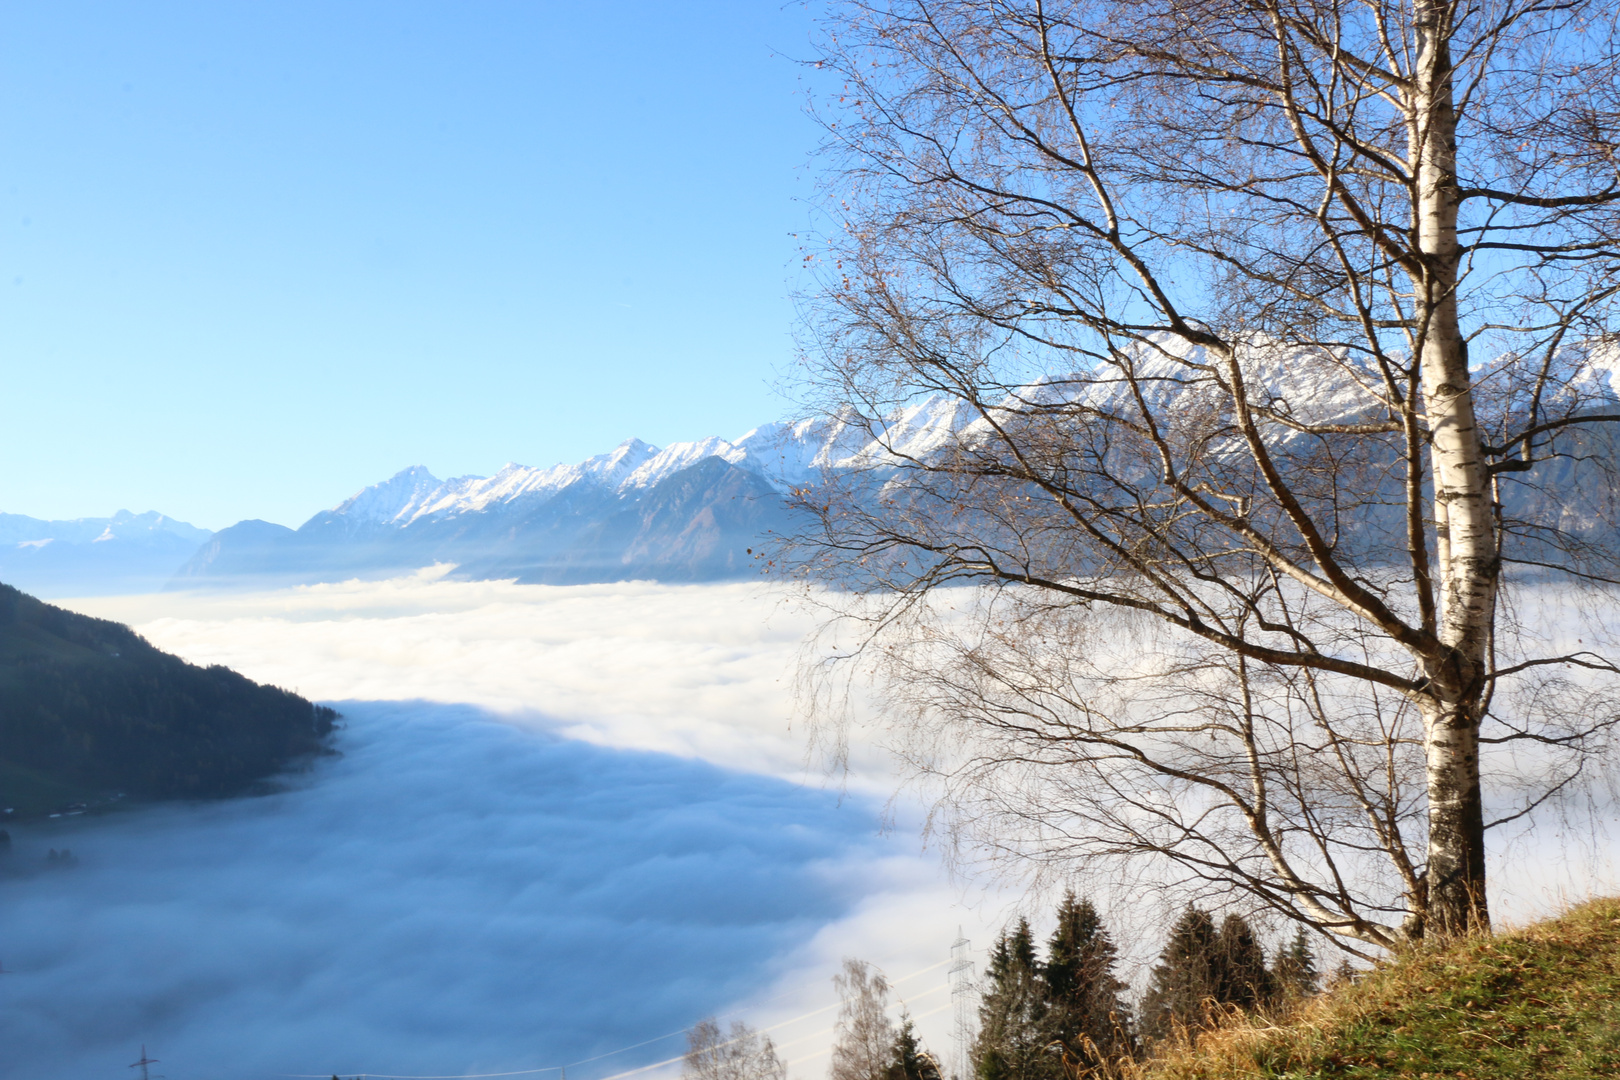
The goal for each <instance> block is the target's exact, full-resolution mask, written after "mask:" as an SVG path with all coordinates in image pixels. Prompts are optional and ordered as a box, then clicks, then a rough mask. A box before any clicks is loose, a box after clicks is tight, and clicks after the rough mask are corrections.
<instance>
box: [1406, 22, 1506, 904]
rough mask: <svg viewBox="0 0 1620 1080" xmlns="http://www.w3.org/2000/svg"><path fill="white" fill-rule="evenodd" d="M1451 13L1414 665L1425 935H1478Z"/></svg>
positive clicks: (1432, 152) (1425, 31)
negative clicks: (1432, 620) (1432, 589)
mask: <svg viewBox="0 0 1620 1080" xmlns="http://www.w3.org/2000/svg"><path fill="white" fill-rule="evenodd" d="M1451 19H1452V12H1451V6H1450V5H1449V4H1446V3H1420V4H1418V5H1417V6H1416V7H1415V9H1414V22H1415V29H1416V31H1417V34H1416V36H1417V44H1418V57H1417V64H1416V70H1415V72H1414V75H1415V77H1414V79H1413V97H1412V103H1413V107H1412V116H1411V129H1410V131H1411V134H1410V138H1411V160H1412V161H1413V162H1414V163H1416V165H1417V170H1416V184H1417V190H1416V192H1415V199H1414V202H1413V222H1412V226H1413V232H1414V234H1415V239H1416V241H1417V249H1418V256H1419V261H1418V263H1417V266H1416V268H1415V269H1416V274H1415V277H1414V281H1413V284H1414V292H1415V294H1416V297H1415V298H1416V302H1417V313H1418V316H1419V319H1418V334H1419V341H1418V351H1419V356H1420V357H1421V365H1422V377H1423V398H1424V409H1425V412H1426V414H1427V416H1428V421H1429V431H1430V459H1431V463H1432V469H1433V477H1434V506H1435V531H1436V536H1437V541H1438V542H1437V544H1436V549H1437V551H1436V553H1437V556H1438V559H1439V564H1440V565H1439V572H1440V573H1439V577H1440V604H1439V607H1440V618H1439V626H1438V631H1439V633H1438V637H1439V641H1438V646H1439V647H1438V649H1436V650H1435V651H1434V652H1433V653H1432V654H1430V655H1429V656H1427V657H1423V658H1422V667H1423V668H1424V674H1425V675H1426V676H1427V678H1428V679H1429V688H1428V691H1427V693H1426V695H1425V699H1424V700H1423V701H1422V702H1421V703H1420V707H1421V708H1422V711H1423V719H1424V749H1425V757H1426V761H1427V768H1428V795H1429V871H1428V882H1427V884H1428V890H1429V897H1428V899H1429V904H1428V921H1429V924H1430V925H1429V929H1431V930H1432V931H1436V932H1438V933H1440V934H1442V935H1445V934H1456V933H1463V932H1466V931H1468V930H1471V929H1474V928H1475V927H1483V926H1486V925H1488V921H1489V920H1488V911H1487V907H1486V900H1485V851H1484V848H1485V826H1484V814H1483V809H1482V804H1481V795H1480V774H1479V728H1480V721H1481V716H1480V712H1481V703H1482V701H1483V697H1484V686H1485V684H1484V676H1485V672H1486V647H1487V643H1488V641H1489V637H1490V626H1491V619H1492V615H1493V609H1494V606H1495V596H1496V585H1497V577H1498V573H1499V566H1498V556H1497V547H1496V533H1495V521H1494V518H1493V514H1492V506H1491V498H1490V492H1491V485H1490V474H1489V471H1488V469H1487V463H1486V461H1485V454H1484V448H1483V440H1482V439H1481V437H1480V431H1479V427H1478V423H1477V420H1476V416H1475V408H1474V396H1473V389H1472V386H1471V380H1470V375H1469V371H1468V343H1467V340H1466V339H1465V337H1464V335H1463V332H1462V329H1461V326H1460V322H1459V318H1458V311H1457V286H1458V280H1459V275H1460V263H1461V248H1460V245H1459V243H1458V238H1457V210H1458V202H1459V198H1458V196H1459V185H1458V182H1457V124H1456V109H1455V102H1454V94H1455V89H1454V85H1453V79H1452V63H1451V50H1450V47H1449V41H1450V38H1451V34H1452V26H1451Z"/></svg>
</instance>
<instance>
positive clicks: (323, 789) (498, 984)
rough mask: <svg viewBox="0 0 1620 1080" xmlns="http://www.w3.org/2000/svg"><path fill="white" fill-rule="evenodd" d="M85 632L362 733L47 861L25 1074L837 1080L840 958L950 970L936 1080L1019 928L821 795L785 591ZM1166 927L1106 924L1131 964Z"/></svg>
mask: <svg viewBox="0 0 1620 1080" xmlns="http://www.w3.org/2000/svg"><path fill="white" fill-rule="evenodd" d="M66 603H67V604H68V606H71V607H73V608H75V609H77V610H81V611H84V612H86V613H87V614H93V615H100V616H103V617H107V618H114V619H118V620H120V621H124V622H129V623H131V624H133V625H135V626H136V628H137V629H138V630H140V631H141V632H142V633H143V634H145V635H146V636H147V637H148V638H149V639H150V640H151V641H152V642H153V643H154V644H156V645H158V646H160V647H162V648H165V649H169V650H171V651H174V652H177V653H179V654H181V655H183V656H185V657H187V658H188V659H191V660H193V661H196V662H199V663H224V664H229V665H230V666H232V667H234V668H236V669H238V670H240V671H242V672H244V673H245V674H247V675H249V676H251V677H253V678H255V679H259V680H261V681H266V682H272V683H276V684H279V685H284V686H289V687H293V688H296V689H298V690H300V691H301V692H303V693H304V694H306V695H307V696H310V697H313V698H316V699H318V700H324V701H334V702H339V703H346V704H341V705H340V707H342V708H344V709H345V711H346V712H347V713H348V715H349V717H350V726H349V728H348V730H347V731H346V732H345V733H344V734H343V736H342V745H343V748H344V750H345V756H344V757H343V758H342V759H340V760H336V761H331V762H327V763H324V764H322V765H320V766H318V767H317V769H316V770H315V772H314V773H312V774H311V775H310V776H309V777H307V778H305V779H304V780H301V781H300V782H299V784H298V785H297V786H296V787H295V788H294V789H293V790H290V791H288V792H286V793H283V794H278V795H275V796H271V797H267V798H261V799H251V800H240V801H234V802H227V803H219V804H211V805H206V806H195V807H168V808H163V809H159V810H150V811H143V812H140V813H136V814H131V815H127V816H124V817H121V818H118V819H112V820H107V821H86V820H84V819H80V820H79V821H78V822H76V823H75V824H76V826H77V827H75V828H73V830H72V834H71V836H69V835H67V834H66V833H63V834H62V835H60V836H57V835H55V834H51V833H49V832H48V831H43V830H34V831H31V832H30V833H29V834H28V835H26V836H24V837H22V838H20V843H19V851H18V852H17V856H16V858H14V860H13V862H14V863H19V864H20V863H25V862H26V861H27V860H29V859H32V860H34V861H35V863H36V864H38V863H39V862H40V856H41V853H42V851H43V849H44V848H46V847H50V846H55V847H61V846H69V847H72V848H73V849H74V850H75V853H76V854H78V855H79V857H80V862H81V865H80V866H79V867H77V868H75V869H73V870H65V871H60V872H56V873H44V872H40V873H36V874H34V875H33V876H31V877H29V878H27V879H26V880H21V881H18V880H11V881H6V882H4V883H3V884H4V889H3V892H0V896H3V897H4V903H5V907H6V912H5V916H4V919H3V920H0V962H3V963H4V965H5V967H6V969H7V971H8V972H15V974H8V975H7V976H5V977H4V978H3V979H0V1000H3V1001H4V1004H3V1005H0V1045H4V1046H6V1047H8V1050H9V1051H10V1052H11V1053H12V1054H14V1055H20V1056H14V1057H13V1059H12V1060H15V1061H19V1062H27V1063H28V1065H29V1068H28V1070H27V1072H26V1074H27V1075H30V1076H33V1077H39V1078H42V1080H49V1078H51V1077H56V1076H60V1077H64V1078H69V1077H71V1078H74V1080H77V1078H79V1077H84V1076H91V1075H100V1074H118V1073H121V1072H122V1066H123V1065H124V1064H127V1062H128V1061H132V1060H134V1052H135V1051H136V1050H137V1049H138V1047H139V1044H140V1043H141V1042H142V1041H143V1040H144V1041H145V1042H146V1043H147V1044H148V1049H149V1050H151V1051H152V1053H153V1055H154V1056H156V1057H159V1058H162V1059H163V1065H162V1066H161V1071H163V1072H164V1073H165V1074H166V1075H167V1076H168V1077H170V1080H190V1078H193V1077H196V1078H201V1077H204V1076H222V1075H227V1076H232V1077H239V1078H257V1077H269V1076H273V1075H280V1074H286V1073H310V1074H316V1073H320V1074H324V1075H330V1074H331V1072H332V1071H334V1070H336V1071H340V1072H342V1073H346V1074H348V1075H353V1074H355V1073H358V1072H371V1073H401V1074H415V1075H421V1074H424V1073H461V1072H496V1071H502V1070H506V1069H521V1068H530V1067H538V1066H544V1065H551V1064H557V1063H561V1062H564V1061H579V1060H580V1059H581V1058H585V1057H590V1056H592V1055H593V1054H594V1053H597V1052H600V1051H602V1050H607V1049H613V1048H614V1047H616V1046H622V1045H625V1044H628V1043H632V1042H637V1041H640V1040H642V1039H647V1038H651V1037H653V1036H657V1035H663V1034H665V1033H667V1032H671V1031H674V1030H677V1029H679V1028H681V1027H683V1026H685V1025H687V1024H689V1023H691V1022H692V1021H693V1020H695V1019H697V1018H698V1017H700V1016H702V1015H704V1014H705V1013H708V1012H713V1011H718V1010H724V1009H726V1008H732V1007H735V1008H740V1009H741V1010H743V1012H742V1014H743V1015H744V1016H745V1017H746V1018H747V1019H748V1020H749V1021H750V1022H752V1023H755V1024H763V1025H772V1024H778V1023H781V1024H782V1025H783V1026H781V1027H780V1028H778V1029H777V1030H776V1031H775V1032H774V1034H775V1036H776V1037H777V1041H778V1043H779V1044H785V1045H784V1051H785V1056H786V1057H787V1058H788V1059H789V1060H791V1061H797V1062H799V1064H797V1065H795V1066H794V1068H793V1069H792V1072H793V1075H794V1076H795V1077H802V1078H805V1080H810V1078H814V1077H819V1076H821V1075H822V1074H823V1072H824V1070H825V1060H826V1059H825V1056H824V1051H825V1049H826V1046H827V1043H828V1039H827V1035H826V1029H827V1028H828V1027H829V1026H830V1025H831V1022H832V1016H833V1014H832V1013H831V1012H829V1011H823V1012H814V1011H815V1010H821V1009H825V1008H826V1007H827V1006H828V1005H829V1004H831V1002H832V997H831V988H830V986H829V984H828V977H829V976H830V975H831V974H832V972H833V970H834V969H835V967H836V965H837V963H838V962H839V960H840V959H841V958H842V957H843V956H845V955H855V956H861V957H864V958H866V959H869V960H871V961H873V962H875V963H877V964H879V965H880V966H881V967H882V968H883V969H884V970H885V971H886V972H887V973H888V974H889V975H890V976H891V977H900V976H903V975H906V974H908V973H911V972H914V971H919V970H923V972H924V973H923V974H921V975H919V976H918V977H917V978H916V979H913V980H910V981H908V982H906V983H904V984H902V985H901V987H900V988H899V989H900V991H901V996H903V997H906V998H907V999H908V1005H909V1006H910V1007H911V1011H912V1012H913V1013H914V1014H916V1015H920V1016H923V1017H925V1018H926V1019H925V1020H924V1021H923V1022H922V1023H921V1024H920V1025H919V1027H920V1028H921V1030H922V1032H923V1034H924V1036H925V1039H926V1040H927V1041H929V1042H930V1043H931V1044H932V1045H933V1046H934V1047H935V1048H936V1049H938V1050H941V1051H945V1050H948V1036H947V1032H948V1023H949V1018H950V1017H949V1011H948V1010H947V1011H944V1012H939V1011H936V1010H939V1009H940V1008H941V1007H942V1006H944V1005H946V1003H947V1001H948V997H947V995H945V994H944V993H943V992H942V991H941V990H940V989H939V987H940V985H941V984H942V983H943V982H944V975H943V970H944V969H943V967H939V966H937V965H939V963H940V962H941V961H942V960H944V959H945V950H946V948H947V947H948V945H949V942H950V940H951V939H952V938H953V937H954V936H955V934H956V928H957V926H958V924H962V925H963V926H964V928H965V930H966V932H967V933H968V935H969V936H970V937H971V938H973V939H974V942H975V944H976V945H978V946H980V947H982V946H983V945H985V944H986V943H987V939H988V937H989V935H990V932H991V931H990V928H991V927H993V926H996V925H999V924H1000V922H1001V921H1002V919H1003V918H1004V917H1005V916H1006V915H1007V914H1008V911H1009V907H1008V899H1007V897H1005V896H1000V895H997V894H995V893H993V892H991V893H983V894H981V893H974V892H969V893H967V894H966V895H967V897H968V898H969V900H970V901H971V902H970V903H967V904H964V903H963V902H962V897H963V893H962V892H961V890H959V889H958V888H957V887H955V886H953V885H951V884H949V883H948V882H946V881H945V879H944V875H943V874H942V872H941V871H940V869H939V866H938V863H937V860H936V859H935V858H934V857H933V856H931V855H929V854H927V853H924V852H920V851H919V850H918V843H917V840H916V837H915V834H914V833H912V832H909V831H906V830H905V829H904V828H902V829H901V830H900V831H899V832H897V833H895V834H893V835H890V836H887V837H880V836H878V835H877V833H876V828H875V826H876V812H875V808H876V806H877V797H878V796H880V795H881V794H886V793H887V791H888V790H889V787H890V785H891V783H892V780H891V778H890V777H889V775H888V773H887V769H886V766H885V765H884V758H883V756H882V754H881V753H880V752H878V751H877V750H875V749H874V748H872V747H870V746H857V747H856V748H855V750H856V753H855V771H854V774H853V776H852V778H851V790H852V792H854V795H853V796H852V797H851V798H848V799H845V800H843V801H842V803H841V804H840V801H839V799H838V798H837V796H836V793H835V792H834V791H831V790H828V789H827V788H826V786H825V785H824V783H823V777H822V775H821V774H820V773H819V772H818V771H816V770H815V769H814V768H813V767H810V766H808V765H807V764H806V753H805V746H806V737H805V733H804V732H803V731H796V730H792V729H790V728H789V726H788V723H787V721H788V717H789V715H790V712H791V694H790V690H791V682H792V677H793V666H794V663H795V661H796V659H797V655H798V650H799V645H800V642H801V640H802V639H803V635H804V633H805V632H806V630H808V629H809V623H808V621H807V620H806V618H805V616H803V615H802V614H799V613H796V612H795V611H793V610H792V609H789V608H785V607H784V606H783V605H782V604H781V602H780V597H779V596H777V595H775V594H773V593H771V592H769V591H767V590H765V589H763V588H762V587H760V586H759V585H754V584H739V585H708V586H656V585H649V584H643V583H628V584H617V585H594V586H575V587H566V588H560V587H546V586H518V585H513V584H510V583H503V582H473V583H465V582H450V581H445V580H442V579H438V578H435V577H434V576H433V575H432V574H423V575H419V576H418V577H416V578H412V579H404V580H399V581H392V582H377V583H366V584H361V583H348V584H344V585H327V586H314V587H309V588H300V589H293V590H285V591H278V592H273V593H263V594H253V595H223V596H207V595H188V594H171V595H162V596H152V597H108V598H98V599H95V600H84V601H68V602H66ZM665 755H668V756H665ZM715 766H718V767H719V768H716V767H715ZM58 828H60V826H58ZM1607 844H1608V842H1607V841H1606V840H1605V839H1603V838H1601V837H1597V838H1587V839H1579V838H1570V837H1562V836H1560V837H1554V838H1550V839H1549V837H1547V836H1545V835H1540V836H1537V837H1534V838H1533V840H1532V841H1531V842H1525V843H1521V844H1520V845H1519V846H1518V847H1517V848H1516V849H1514V850H1513V851H1511V852H1509V853H1508V854H1510V855H1511V858H1510V859H1508V860H1506V861H1501V860H1499V865H1498V866H1497V867H1493V869H1495V870H1497V871H1498V872H1497V876H1496V881H1497V884H1498V889H1499V893H1498V897H1497V898H1496V899H1497V904H1498V911H1499V912H1502V913H1504V914H1506V915H1507V916H1508V917H1510V918H1514V917H1519V918H1522V917H1524V916H1525V915H1527V914H1528V913H1530V912H1532V911H1535V910H1545V909H1546V908H1548V907H1552V906H1556V905H1557V904H1559V903H1560V902H1562V901H1563V900H1565V899H1568V898H1579V897H1581V896H1584V895H1587V894H1589V893H1590V892H1592V891H1593V890H1594V889H1596V888H1602V887H1604V886H1605V885H1607V886H1608V887H1610V888H1613V887H1614V884H1615V883H1616V881H1617V880H1620V878H1617V876H1616V872H1615V870H1616V868H1615V858H1614V853H1613V851H1612V850H1610V848H1609V847H1608V846H1607ZM1504 869H1505V870H1506V871H1507V872H1505V873H1504V872H1501V871H1503V870H1504ZM1151 906H1152V905H1139V908H1140V910H1137V911H1135V912H1126V911H1118V912H1115V916H1116V921H1119V920H1125V922H1123V923H1121V924H1120V925H1119V930H1120V931H1122V936H1125V937H1126V938H1127V945H1129V944H1131V935H1132V934H1133V932H1135V931H1136V930H1138V929H1140V928H1142V926H1143V924H1144V922H1145V920H1146V918H1147V916H1146V915H1145V914H1144V912H1146V911H1147V909H1148V908H1149V907H1151ZM1127 924H1130V925H1127ZM1152 937H1156V935H1147V936H1144V937H1141V938H1139V939H1137V940H1136V944H1137V946H1138V948H1137V951H1138V952H1143V951H1151V946H1153V945H1154V944H1156V942H1154V941H1152V940H1150V938H1152ZM813 1012H814V1015H810V1016H807V1017H804V1018H803V1019H800V1020H797V1021H793V1018H795V1017H800V1016H802V1015H803V1014H805V1013H813ZM784 1021H793V1022H786V1023H784ZM680 1047H681V1043H680V1040H679V1038H674V1039H666V1040H664V1041H661V1042H657V1043H654V1044H653V1045H651V1046H648V1047H643V1048H641V1049H639V1050H636V1051H633V1052H631V1053H629V1054H626V1055H622V1056H616V1057H612V1058H609V1059H606V1060H604V1061H600V1062H593V1063H591V1064H589V1065H580V1066H577V1067H575V1068H572V1069H570V1075H572V1076H574V1077H575V1078H576V1080H593V1078H596V1077H605V1076H608V1075H612V1074H613V1073H614V1072H616V1071H619V1070H621V1069H623V1068H629V1067H633V1066H635V1065H638V1064H643V1063H645V1062H650V1061H656V1060H659V1059H660V1058H663V1057H668V1056H672V1055H674V1054H676V1053H678V1052H679V1050H680ZM817 1055H822V1056H817ZM553 1075H554V1074H553ZM654 1075H656V1074H654Z"/></svg>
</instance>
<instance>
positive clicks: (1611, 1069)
mask: <svg viewBox="0 0 1620 1080" xmlns="http://www.w3.org/2000/svg"><path fill="white" fill-rule="evenodd" d="M1615 1076H1620V900H1617V899H1606V900H1595V901H1592V902H1590V903H1587V904H1583V905H1581V906H1580V907H1577V908H1574V909H1573V910H1571V911H1569V912H1568V913H1566V914H1565V915H1563V916H1562V917H1560V918H1557V919H1552V920H1549V921H1547V922H1543V923H1540V924H1537V925H1535V926H1532V927H1530V928H1528V929H1526V930H1520V931H1514V932H1507V933H1502V934H1497V935H1495V936H1493V937H1481V938H1475V939H1471V940H1467V941H1460V942H1456V943H1453V944H1450V945H1448V946H1445V947H1442V948H1437V949H1432V950H1425V951H1423V952H1420V953H1417V954H1415V955H1413V956H1409V957H1405V958H1402V959H1400V960H1398V961H1396V962H1394V963H1391V964H1389V965H1387V966H1384V967H1381V968H1379V969H1377V970H1375V971H1373V972H1371V973H1369V974H1368V975H1366V976H1365V977H1364V978H1362V979H1361V980H1359V981H1357V982H1356V983H1354V984H1352V985H1348V986H1344V987H1341V988H1340V989H1338V990H1336V991H1333V992H1330V993H1328V994H1324V995H1323V996H1322V997H1321V998H1318V999H1316V1000H1314V1001H1313V1002H1311V1003H1310V1004H1309V1005H1307V1006H1306V1007H1305V1008H1304V1009H1303V1010H1302V1011H1301V1013H1300V1014H1299V1015H1297V1016H1295V1017H1294V1018H1292V1019H1291V1020H1289V1021H1288V1022H1285V1023H1283V1024H1280V1025H1277V1026H1269V1025H1263V1024H1254V1023H1244V1024H1239V1025H1237V1026H1234V1027H1231V1028H1228V1029H1225V1030H1222V1031H1218V1032H1216V1033H1214V1034H1212V1035H1207V1036H1205V1037H1204V1038H1202V1039H1201V1040H1200V1041H1199V1044H1198V1046H1197V1047H1195V1048H1193V1049H1191V1050H1188V1051H1183V1052H1180V1053H1176V1054H1173V1055H1170V1056H1169V1057H1168V1058H1167V1059H1166V1060H1162V1061H1159V1062H1156V1063H1152V1064H1150V1065H1148V1066H1146V1067H1145V1068H1144V1069H1143V1070H1142V1071H1141V1073H1140V1080H1259V1078H1267V1080H1306V1078H1317V1077H1322V1078H1326V1077H1355V1078H1364V1080H1375V1078H1378V1080H1382V1078H1390V1080H1394V1078H1397V1077H1413V1078H1420V1077H1430V1078H1435V1080H1438V1078H1440V1077H1466V1078H1468V1080H1518V1078H1520V1077H1568V1078H1571V1080H1585V1078H1591V1080H1597V1078H1599V1077H1604V1078H1612V1077H1615Z"/></svg>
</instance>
